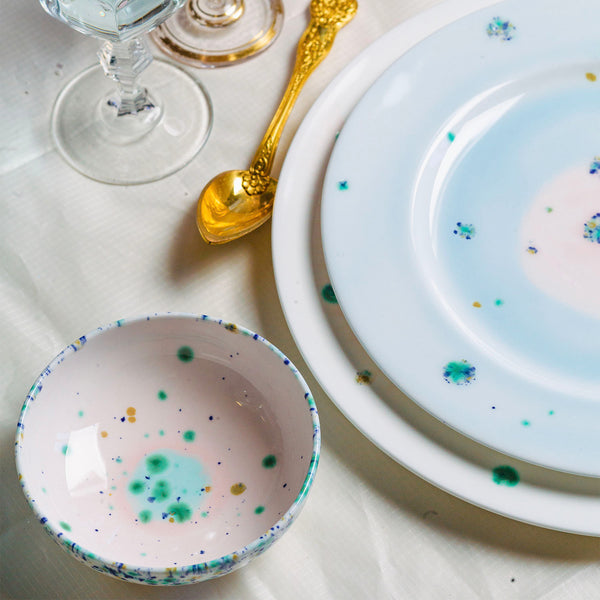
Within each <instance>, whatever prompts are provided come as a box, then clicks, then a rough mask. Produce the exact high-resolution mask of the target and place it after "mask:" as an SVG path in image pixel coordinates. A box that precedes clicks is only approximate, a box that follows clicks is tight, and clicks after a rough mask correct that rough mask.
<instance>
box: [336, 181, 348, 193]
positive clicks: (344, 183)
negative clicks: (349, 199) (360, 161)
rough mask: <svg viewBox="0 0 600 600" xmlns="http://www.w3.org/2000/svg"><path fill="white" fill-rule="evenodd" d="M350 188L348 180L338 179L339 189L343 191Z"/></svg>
mask: <svg viewBox="0 0 600 600" xmlns="http://www.w3.org/2000/svg"><path fill="white" fill-rule="evenodd" d="M347 189H348V182H347V181H346V180H344V181H338V190H340V191H341V192H343V191H345V190H347Z"/></svg>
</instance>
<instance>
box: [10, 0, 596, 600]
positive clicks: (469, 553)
mask: <svg viewBox="0 0 600 600" xmlns="http://www.w3.org/2000/svg"><path fill="white" fill-rule="evenodd" d="M249 1H251V0H249ZM434 4H436V1H435V0H402V1H399V0H363V1H362V2H360V7H359V11H358V14H357V17H356V18H355V19H354V21H353V22H352V23H351V24H350V25H349V26H348V27H347V28H346V29H344V30H342V31H341V32H340V34H339V36H338V39H337V40H336V42H335V45H334V48H333V50H332V52H331V54H330V56H329V57H328V58H327V59H326V60H325V62H324V63H323V64H322V65H321V66H320V67H319V68H318V69H317V71H316V72H315V73H314V75H313V76H312V77H311V79H310V80H309V82H308V84H307V85H306V87H305V89H304V90H303V92H302V94H301V97H300V99H299V101H298V103H297V105H296V107H295V109H294V112H293V113H292V116H291V118H290V120H289V122H288V125H287V128H286V130H285V132H284V135H283V138H282V141H281V144H280V153H279V154H278V157H277V159H276V163H275V168H274V174H275V175H276V174H277V173H278V170H279V169H280V167H281V163H282V160H283V158H284V155H285V150H286V148H287V147H289V144H290V142H291V140H292V137H293V134H294V131H295V130H296V129H297V127H298V126H299V124H300V123H301V121H302V118H303V117H304V115H306V113H307V111H308V110H309V108H310V106H311V105H312V103H313V102H314V101H315V100H316V99H317V98H318V96H319V94H320V93H321V92H322V91H323V89H324V88H325V87H326V85H327V84H328V83H329V82H330V81H331V80H332V79H333V78H334V77H335V75H336V74H337V73H338V72H339V71H340V69H342V68H343V67H344V66H345V65H346V64H347V63H348V62H350V61H351V60H352V58H354V57H355V56H356V55H357V54H358V53H359V52H360V51H361V50H362V49H364V48H365V47H367V46H368V45H369V44H370V43H371V42H372V41H374V40H376V39H377V38H378V37H379V36H381V35H382V34H384V33H385V32H386V31H388V30H390V29H391V28H392V27H394V26H395V25H397V24H399V23H401V22H403V21H405V20H406V19H408V18H410V17H411V16H413V15H415V14H417V13H419V12H421V11H423V10H425V9H427V8H429V7H430V6H433V5H434ZM307 7H308V2H307V0H286V1H285V10H286V17H285V24H284V29H283V32H282V34H281V35H280V37H279V38H278V39H277V41H276V42H275V44H274V45H273V46H272V47H271V48H269V49H268V50H267V51H266V52H265V53H264V54H262V55H260V56H259V57H256V58H254V59H252V60H250V61H248V62H246V63H244V64H240V65H237V66H233V67H229V68H225V69H215V70H211V71H206V70H194V69H187V70H188V72H190V73H192V74H193V75H194V76H195V77H197V78H198V79H199V81H201V82H202V84H203V85H204V87H205V88H206V90H207V91H208V93H209V95H210V97H211V99H212V102H213V105H214V113H215V120H214V126H213V130H212V133H211V136H210V139H209V141H208V143H207V144H206V146H205V147H204V148H203V150H202V151H201V152H200V154H199V155H198V156H197V157H196V158H195V159H194V160H193V161H192V162H191V163H190V164H189V165H188V166H187V167H185V168H184V169H183V170H181V171H180V172H178V173H177V174H175V175H172V176H170V177H168V178H166V179H163V180H162V181H159V182H156V183H152V184H147V185H141V186H133V187H118V186H109V185H103V184H101V183H97V182H94V181H91V180H89V179H86V178H85V177H83V176H81V175H80V174H78V173H77V172H75V171H74V170H72V169H71V168H69V167H68V166H67V165H66V164H65V163H64V162H63V160H62V159H61V158H60V157H59V156H58V155H57V153H56V152H55V151H54V149H53V144H52V141H51V139H50V135H49V116H50V111H51V108H52V104H53V102H54V99H55V98H56V96H57V94H58V93H59V91H60V90H61V88H62V87H63V86H64V85H65V83H66V82H67V81H68V80H69V79H70V78H71V77H72V76H74V75H75V74H77V73H78V72H79V71H81V70H82V69H84V68H85V67H87V66H88V65H90V64H93V63H94V62H95V60H96V56H95V55H96V51H97V48H98V42H97V41H96V40H94V39H91V38H87V37H85V36H83V35H81V34H79V33H77V32H75V31H73V30H71V29H70V28H68V27H67V26H65V25H63V24H61V23H58V22H56V21H55V20H53V19H51V18H50V17H49V16H48V15H46V14H45V13H44V11H43V10H42V9H41V7H40V6H39V4H38V3H37V2H36V1H35V0H29V1H24V0H3V2H2V18H1V19H0V33H1V35H0V90H1V91H0V206H1V209H2V219H0V256H1V260H0V270H1V272H2V275H1V277H0V294H1V300H0V301H1V304H0V306H1V308H2V317H1V318H0V337H1V339H2V344H1V346H0V392H1V393H0V402H1V406H0V444H1V446H0V474H1V484H2V485H1V490H2V491H1V492H0V597H2V598H7V599H46V598H48V599H51V598H56V599H60V600H71V599H87V598H89V599H118V598H119V599H120V598H124V599H138V598H139V599H145V598H161V599H169V598H178V599H186V598H190V599H191V598H203V599H207V600H208V599H222V598H244V599H248V600H255V599H256V600H259V599H260V600H267V599H269V600H271V599H273V600H275V599H276V600H285V599H300V598H310V599H311V600H317V599H330V598H343V599H345V600H354V599H356V600H358V599H363V598H377V599H379V598H428V599H437V598H444V599H452V598H456V599H460V600H469V599H479V598H484V599H499V600H506V599H512V598H515V599H516V598H522V599H527V600H534V599H539V600H542V599H543V600H555V599H559V598H578V599H583V598H597V597H599V594H600V592H599V591H598V590H600V569H598V566H597V564H598V559H600V540H598V539H596V538H591V537H585V536H577V535H570V534H565V533H559V532H553V531H549V530H545V529H541V528H538V527H534V526H531V525H527V524H523V523H518V522H516V521H512V520H510V519H507V518H504V517H501V516H497V515H494V514H492V513H489V512H487V511H486V510H483V509H481V508H477V507H474V506H471V505H470V504H468V503H466V502H463V501H461V500H459V499H457V498H454V497H452V496H450V495H448V494H447V493H445V492H443V491H440V490H438V489H437V488H435V487H434V486H432V485H431V484H429V483H427V482H425V481H423V480H422V479H420V478H419V477H418V476H416V475H414V474H412V473H410V472H409V471H407V470H406V469H404V468H403V467H401V466H399V465H398V464H396V463H395V462H394V461H392V460H391V459H390V458H388V457H387V456H386V455H385V454H384V453H382V452H381V451H380V450H379V449H378V448H377V447H375V446H374V445H373V444H372V443H371V442H369V441H368V440H367V439H365V438H364V437H363V436H362V435H361V434H360V433H359V432H358V431H357V430H356V429H355V428H354V427H353V426H352V425H351V424H350V423H349V422H348V421H347V420H346V419H345V418H344V416H343V415H342V414H341V413H340V412H339V411H338V409H337V408H336V407H335V405H334V404H333V403H332V402H331V400H330V399H329V398H327V396H326V395H325V394H324V393H323V392H322V391H321V390H320V388H319V386H318V384H317V383H316V381H315V380H314V378H313V377H312V376H311V374H310V371H309V370H308V368H307V367H306V365H305V363H304V362H303V360H302V357H301V355H300V353H299V351H298V349H297V348H296V346H295V344H294V341H293V339H292V336H291V334H290V332H289V329H288V327H287V325H286V322H285V319H284V316H283V313H282V310H281V307H280V304H279V300H278V297H277V292H276V288H275V280H274V275H273V269H272V264H271V235H270V226H269V225H266V226H264V227H262V228H261V229H260V230H258V231H257V232H255V233H254V234H252V235H250V236H248V237H247V238H245V239H243V240H241V241H239V242H237V243H234V244H231V245H226V246H222V247H208V246H206V245H205V244H204V243H203V242H202V241H201V239H200V237H199V235H198V233H197V230H196V226H195V212H196V201H197V197H198V194H199V193H200V191H201V189H202V188H203V187H204V185H205V183H206V182H207V181H208V180H209V179H210V178H211V177H212V176H213V175H215V174H216V173H218V172H220V171H224V170H227V169H233V168H242V167H245V166H246V165H247V164H248V163H249V161H250V159H251V157H252V155H253V153H254V150H255V148H256V145H257V144H258V142H259V141H260V139H261V137H262V135H263V132H264V129H265V127H266V125H267V124H268V122H269V120H270V118H271V115H272V114H273V112H274V110H275V108H276V106H277V104H278V102H279V99H280V97H281V94H282V92H283V90H284V88H285V85H286V82H287V79H288V76H289V73H290V70H291V66H292V64H293V60H294V57H295V48H296V43H297V40H298V38H299V37H300V35H301V33H302V31H303V29H304V27H305V25H306V23H307V18H308V12H307ZM240 90H241V91H242V92H243V93H242V94H241V95H240V94H239V93H238V92H239V91H240ZM163 311H174V312H191V313H205V314H209V315H212V316H215V317H222V318H224V319H227V320H229V321H232V322H236V323H239V324H240V325H243V326H245V327H247V328H249V329H252V330H254V331H257V332H259V333H260V334H261V335H263V336H264V337H266V338H267V339H269V340H270V341H271V342H273V343H274V344H275V345H276V346H278V347H279V348H280V349H281V350H282V351H283V352H284V353H285V354H287V355H288V356H289V357H290V358H291V359H292V360H293V362H294V363H295V364H296V365H297V366H298V367H299V368H300V370H301V371H302V372H303V374H304V375H305V376H306V378H307V380H308V383H309V385H310V386H311V388H312V389H313V391H314V395H315V398H316V400H317V404H318V407H319V411H320V415H321V424H322V431H323V450H322V457H321V463H320V467H319V471H318V474H317V479H316V482H315V485H314V488H313V490H312V492H311V494H310V496H309V499H308V502H307V504H306V506H305V508H304V510H303V512H302V514H301V515H300V517H299V519H298V521H297V522H296V523H295V524H294V525H293V527H292V528H291V529H290V531H289V532H288V533H286V535H285V536H283V538H282V539H281V540H280V541H279V542H278V543H277V544H276V545H275V546H274V547H273V548H272V549H271V550H269V551H268V552H267V553H265V554H264V555H263V556H261V557H259V558H258V559H257V560H256V561H254V562H253V563H251V564H250V565H249V566H247V567H245V568H244V569H242V570H240V571H238V572H235V573H233V574H231V575H229V576H226V577H224V578H222V579H218V580H214V581H210V582H206V583H202V584H197V585H192V586H187V587H185V588H161V589H155V588H148V587H144V586H139V585H134V584H128V583H125V582H120V581H117V580H112V579H111V578H109V577H106V576H104V575H101V574H98V573H95V572H93V571H92V570H91V569H89V568H87V567H85V566H84V565H82V564H80V563H78V562H76V561H75V560H73V559H72V558H70V557H69V556H68V555H67V554H66V553H65V552H64V551H63V550H61V549H60V548H59V547H58V545H56V544H55V543H54V542H53V541H52V540H51V539H50V538H49V537H48V536H47V535H46V534H45V533H44V531H43V529H42V527H41V526H40V525H39V523H38V522H37V521H36V519H35V518H34V517H33V514H32V513H31V511H30V509H29V507H28V506H27V503H26V501H25V499H24V497H23V494H22V493H21V490H20V487H19V483H18V481H17V476H16V470H15V466H14V458H13V445H14V431H15V426H16V422H17V419H18V415H19V411H20V409H21V405H22V403H23V400H24V398H25V395H26V394H27V391H28V390H29V387H30V386H31V384H32V383H33V381H34V380H35V378H36V377H37V376H38V374H39V373H40V372H41V370H42V369H43V368H44V367H45V365H46V364H47V363H48V362H49V360H50V359H51V358H52V357H54V356H55V355H56V354H57V352H59V351H60V350H61V349H62V348H64V347H65V346H66V345H68V344H69V343H70V342H72V341H73V340H74V339H76V338H78V337H79V336H80V335H82V334H84V333H87V332H89V331H91V330H93V329H95V328H96V327H97V326H99V325H102V324H106V323H108V322H112V321H114V320H116V319H119V318H123V317H132V316H136V315H142V314H146V313H154V312H163Z"/></svg>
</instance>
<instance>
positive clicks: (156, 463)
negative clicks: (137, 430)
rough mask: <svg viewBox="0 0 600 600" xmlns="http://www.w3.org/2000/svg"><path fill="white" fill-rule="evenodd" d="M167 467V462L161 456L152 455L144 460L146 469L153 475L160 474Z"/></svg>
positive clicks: (164, 457)
mask: <svg viewBox="0 0 600 600" xmlns="http://www.w3.org/2000/svg"><path fill="white" fill-rule="evenodd" d="M168 466H169V461H168V459H167V457H166V456H163V455H162V454H153V455H152V456H149V457H148V458H147V459H146V467H147V468H148V471H149V472H150V473H152V474H153V475H156V474H157V473H162V472H163V471H164V470H165V469H166V468H167V467H168Z"/></svg>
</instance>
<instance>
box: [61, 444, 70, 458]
mask: <svg viewBox="0 0 600 600" xmlns="http://www.w3.org/2000/svg"><path fill="white" fill-rule="evenodd" d="M68 450H69V446H67V445H66V444H65V445H64V446H63V447H62V448H61V452H62V453H63V454H65V455H66V454H67V451H68Z"/></svg>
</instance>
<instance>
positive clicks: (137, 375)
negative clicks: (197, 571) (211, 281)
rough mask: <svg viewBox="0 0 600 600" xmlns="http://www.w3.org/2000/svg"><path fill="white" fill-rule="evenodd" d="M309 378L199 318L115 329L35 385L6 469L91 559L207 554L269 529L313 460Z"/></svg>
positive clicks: (172, 561) (137, 560)
mask: <svg viewBox="0 0 600 600" xmlns="http://www.w3.org/2000/svg"><path fill="white" fill-rule="evenodd" d="M306 394H307V389H306V385H305V384H304V382H303V381H302V379H301V377H299V376H298V374H297V372H295V369H293V367H292V366H291V365H289V361H287V359H285V357H284V356H282V355H281V353H279V352H278V351H277V350H275V349H274V348H273V347H272V346H270V345H268V344H267V343H265V342H264V340H262V338H260V337H259V336H255V335H254V336H253V335H252V334H251V333H249V332H247V331H245V330H243V329H240V328H236V327H235V326H232V325H226V324H223V323H220V322H216V321H214V320H211V319H208V318H191V317H183V316H158V317H155V318H149V319H138V320H133V321H129V322H126V323H122V322H119V323H116V324H114V325H112V326H109V327H108V328H104V329H101V330H98V331H97V332H95V333H94V334H92V335H90V336H87V338H81V339H80V340H78V341H77V342H76V343H75V344H72V345H71V346H70V347H69V348H67V349H66V350H65V351H64V352H63V353H61V355H59V356H58V357H57V358H56V359H55V360H54V361H53V363H51V364H50V365H49V367H48V368H47V369H46V370H45V371H44V373H42V375H41V376H40V378H39V379H38V381H37V382H36V384H35V385H34V387H33V388H32V390H31V392H30V394H29V396H28V399H27V401H26V404H25V406H24V410H23V414H22V417H21V422H20V430H19V431H20V433H19V435H18V440H17V463H18V469H19V475H20V477H21V479H22V484H23V486H24V489H25V492H26V495H27V496H28V498H29V500H30V503H31V504H32V506H33V508H34V510H35V511H36V512H37V514H38V516H40V517H41V518H43V519H47V525H49V526H50V527H51V529H53V530H54V531H55V532H56V534H57V535H58V536H59V537H60V536H62V535H64V536H65V538H68V539H70V540H72V541H74V542H76V543H77V544H78V545H79V546H81V547H82V548H84V549H86V550H87V551H89V552H91V553H93V555H95V556H96V557H98V558H100V557H101V558H102V559H106V560H110V561H117V562H121V563H126V564H135V565H140V566H144V567H145V566H147V567H176V566H183V565H190V564H195V563H199V562H207V561H210V560H213V559H216V558H219V557H221V556H224V555H227V554H229V553H232V552H234V551H236V550H239V549H240V548H243V547H244V546H246V545H248V544H249V543H250V542H252V541H253V540H256V539H257V538H259V537H260V536H261V535H262V534H264V533H265V531H267V530H269V529H270V528H271V527H273V526H278V525H277V523H278V522H280V520H281V518H282V517H283V516H284V514H285V513H286V511H288V510H289V509H290V507H291V506H292V505H293V504H294V502H295V501H296V499H297V497H298V496H299V494H300V492H301V490H302V489H303V486H304V483H305V480H306V478H307V474H308V473H309V471H310V468H311V459H312V457H313V450H314V441H313V426H314V420H313V415H312V414H311V410H310V407H309V403H308V401H307V398H306Z"/></svg>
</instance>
